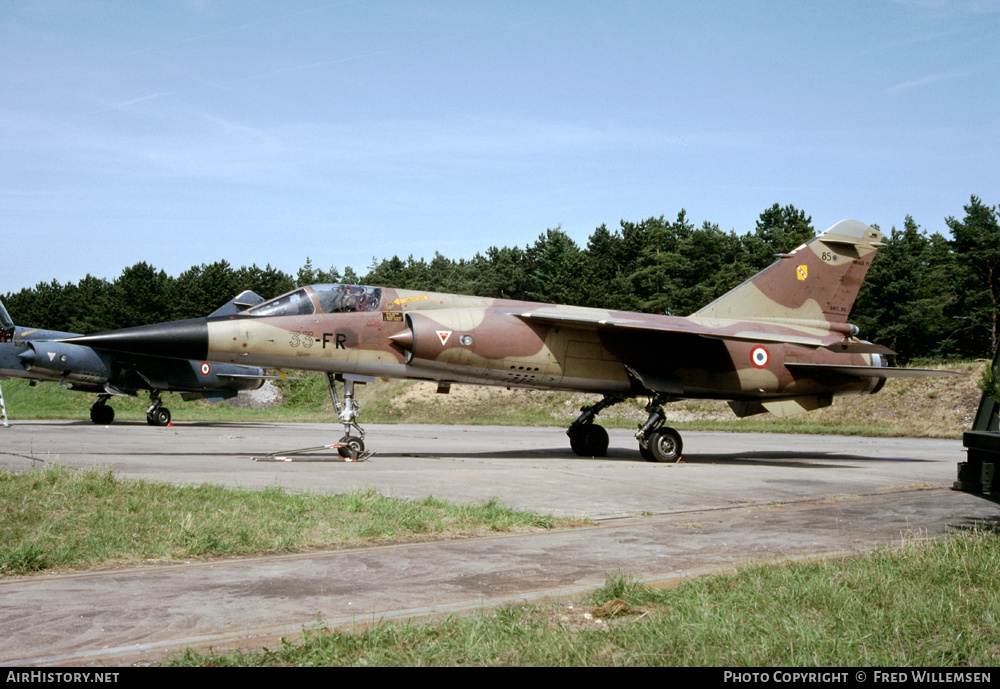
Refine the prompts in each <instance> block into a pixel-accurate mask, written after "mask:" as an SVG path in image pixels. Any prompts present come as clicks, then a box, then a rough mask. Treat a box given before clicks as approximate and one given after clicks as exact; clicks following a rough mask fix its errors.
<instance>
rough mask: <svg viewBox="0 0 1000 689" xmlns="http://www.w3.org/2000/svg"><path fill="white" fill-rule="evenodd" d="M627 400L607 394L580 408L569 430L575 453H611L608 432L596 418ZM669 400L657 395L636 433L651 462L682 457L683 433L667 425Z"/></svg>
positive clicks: (568, 433) (641, 451) (647, 458)
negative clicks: (666, 404) (666, 412)
mask: <svg viewBox="0 0 1000 689" xmlns="http://www.w3.org/2000/svg"><path fill="white" fill-rule="evenodd" d="M624 400H625V398H624V397H618V396H617V395H607V396H605V397H604V399H602V400H601V401H600V402H598V403H597V404H595V405H592V406H588V407H582V408H581V409H580V411H581V412H583V413H582V414H580V416H579V417H578V418H577V420H576V421H574V422H573V423H571V424H570V426H569V428H568V429H567V430H566V435H568V436H569V445H570V447H571V448H573V452H575V453H576V454H578V455H580V456H581V457H604V456H606V455H607V454H608V432H607V431H606V430H604V427H603V426H599V425H597V424H596V423H594V418H595V417H596V416H597V415H598V414H599V413H600V412H601V411H603V410H604V409H606V408H608V407H610V406H612V405H614V404H618V403H619V402H623V401H624ZM666 401H667V397H666V396H665V395H662V394H660V393H656V394H654V395H653V398H652V399H651V400H650V401H649V404H647V405H646V413H647V414H649V417H648V418H647V419H646V423H644V424H643V425H642V426H640V427H639V430H638V431H636V434H635V437H636V439H637V440H638V441H639V454H640V455H642V458H643V459H645V460H646V461H649V462H676V461H678V460H679V459H680V458H681V451H682V449H683V443H682V442H681V436H680V434H679V433H678V432H677V431H675V430H674V429H673V428H669V427H667V426H664V425H663V423H664V421H665V420H666V414H664V412H663V404H664V403H665V402H666Z"/></svg>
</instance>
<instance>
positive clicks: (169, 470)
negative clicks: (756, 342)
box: [0, 421, 1000, 666]
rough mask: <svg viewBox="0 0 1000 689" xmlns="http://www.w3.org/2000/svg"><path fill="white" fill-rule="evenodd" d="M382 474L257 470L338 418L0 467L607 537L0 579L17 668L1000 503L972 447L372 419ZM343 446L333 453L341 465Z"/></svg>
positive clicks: (69, 438) (74, 433) (898, 535)
mask: <svg viewBox="0 0 1000 689" xmlns="http://www.w3.org/2000/svg"><path fill="white" fill-rule="evenodd" d="M366 430H367V431H368V436H367V438H366V442H367V444H368V447H369V449H373V450H376V454H375V455H374V456H373V457H371V458H370V459H368V460H367V461H365V462H360V463H358V462H356V463H345V462H316V461H303V462H293V463H278V462H260V461H254V459H253V458H255V457H256V458H261V457H263V456H264V455H265V454H267V453H269V452H273V451H285V450H289V449H293V448H302V447H312V446H320V445H324V444H326V443H332V442H335V441H336V439H337V438H339V437H340V435H341V429H340V427H339V426H337V425H334V424H257V423H252V424H246V423H243V424H186V423H181V424H178V425H177V426H172V427H167V428H153V427H149V426H147V425H145V424H144V423H143V424H139V423H131V424H130V423H116V424H114V425H112V426H95V425H93V424H91V423H90V422H89V421H86V422H83V421H80V422H66V421H36V422H13V423H12V424H11V426H10V427H9V428H2V427H0V470H27V469H30V468H31V467H38V466H42V465H43V464H44V463H46V462H50V463H56V464H62V465H68V466H112V467H114V468H115V469H116V471H117V473H118V475H119V476H122V477H132V478H145V479H150V480H166V481H172V482H175V483H187V484H194V483H206V482H208V483H217V484H223V485H230V486H243V487H259V488H262V487H267V486H277V485H280V486H284V487H286V488H288V489H292V490H311V491H315V492H337V493H342V492H346V491H349V490H351V489H353V488H368V487H374V488H376V489H378V490H379V491H380V492H382V493H383V494H386V495H392V496H394V497H400V498H423V497H426V496H428V495H434V496H437V497H440V498H445V499H448V500H453V501H457V502H475V501H482V500H487V499H489V498H492V497H497V498H499V499H500V501H501V502H503V503H506V504H510V505H513V506H516V507H521V508H527V509H532V510H535V511H538V512H543V513H550V514H554V515H577V516H589V517H591V518H592V519H594V520H595V524H594V526H592V527H585V528H579V529H571V530H564V531H552V532H544V533H537V534H527V535H501V536H496V537H488V538H475V539H465V540H451V541H439V542H430V543H416V544H404V545H388V546H377V547H367V548H358V549H350V550H338V551H330V552H309V553H302V554H294V555H283V556H272V557H262V558H243V559H237V560H213V561H211V562H187V563H184V562H182V563H178V564H171V565H165V566H156V567H145V568H134V569H126V570H113V571H99V572H88V573H71V574H41V575H36V576H30V577H23V578H17V579H5V580H0V635H2V637H3V638H4V639H6V641H5V643H4V644H3V645H2V648H0V665H15V666H26V665H31V666H36V665H38V666H41V665H82V664H88V663H95V664H105V665H121V664H128V663H134V662H146V661H153V660H157V659H160V658H162V657H163V656H164V655H165V654H167V653H170V652H174V651H177V650H182V649H184V648H185V647H192V648H200V649H205V648H208V647H212V648H215V649H216V650H228V649H232V648H253V647H260V646H262V645H266V644H270V643H275V642H276V641H277V640H278V639H279V638H280V637H282V636H294V635H296V634H298V633H301V631H302V630H303V629H304V628H309V627H311V626H313V625H314V624H316V622H317V620H319V619H322V623H323V625H324V626H328V627H331V628H335V627H342V628H346V629H350V628H352V627H354V626H357V625H365V624H369V623H372V622H378V621H380V620H386V619H422V618H433V617H435V616H440V615H445V614H451V613H463V612H468V611H475V610H477V609H481V608H485V607H490V606H496V605H502V604H505V603H510V602H520V601H533V600H539V599H542V598H546V597H554V598H565V597H569V596H573V595H578V594H581V593H585V592H586V591H589V590H592V589H594V588H597V587H599V586H601V585H602V584H603V583H604V578H605V574H606V573H612V574H614V573H616V572H622V573H625V574H627V575H629V576H632V577H635V578H638V579H642V580H644V581H648V582H654V583H669V582H671V581H676V580H681V579H684V578H688V577H693V576H700V575H704V574H707V573H711V572H715V571H719V570H728V569H732V568H734V567H736V566H739V565H741V564H744V563H747V562H754V561H762V560H780V559H790V558H791V559H796V558H808V557H824V556H837V555H842V554H850V553H858V552H863V551H866V550H869V549H871V548H874V547H880V546H892V545H895V544H898V543H900V542H901V541H903V540H905V539H913V538H933V537H936V536H939V535H941V534H943V533H945V532H947V531H949V530H955V529H966V528H973V527H974V526H976V525H980V524H984V523H985V524H988V525H995V524H996V523H997V522H998V521H1000V507H998V506H996V505H994V504H993V503H990V502H987V501H985V500H982V499H980V498H977V497H975V496H971V495H967V494H964V493H958V492H955V491H952V490H950V486H951V484H952V482H953V481H954V479H955V476H956V465H957V463H958V462H960V461H963V460H964V459H965V451H964V448H963V447H962V444H961V442H960V441H957V440H931V439H910V438H896V439H872V438H856V437H842V436H806V435H775V434H744V433H704V432H686V433H684V442H685V456H684V461H683V462H681V463H678V464H656V463H650V462H645V461H643V460H642V459H641V458H640V457H639V453H638V450H637V448H636V447H635V441H634V439H633V438H632V433H631V432H630V431H628V430H610V431H609V433H610V435H611V450H610V451H609V456H608V457H606V458H600V459H593V458H581V457H577V456H576V455H574V454H573V453H572V452H571V451H570V449H569V442H568V439H567V437H566V435H565V433H564V432H563V431H562V430H560V429H558V428H507V427H484V426H413V425H398V426H369V427H367V429H366ZM326 456H332V453H328V454H327V455H326Z"/></svg>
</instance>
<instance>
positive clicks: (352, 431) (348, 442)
mask: <svg viewBox="0 0 1000 689" xmlns="http://www.w3.org/2000/svg"><path fill="white" fill-rule="evenodd" d="M343 380H344V403H343V404H341V403H340V398H339V397H337V385H336V374H333V373H327V374H326V386H327V388H329V390H330V399H332V400H333V408H334V409H336V410H337V418H338V419H340V421H341V422H342V423H343V424H344V436H343V437H342V438H341V439H340V440H339V441H338V443H337V444H338V445H339V448H338V450H337V451H338V452H339V453H340V456H341V457H344V458H345V459H348V460H352V461H353V460H360V459H362V458H364V459H367V458H368V457H370V456H371V455H372V454H373V453H370V452H369V453H368V454H367V455H366V454H365V430H364V429H363V428H361V426H359V425H358V423H357V418H358V412H359V411H360V410H361V405H359V404H358V403H357V400H355V399H354V384H355V383H361V384H364V383H365V382H367V381H366V380H358V379H357V378H356V377H350V376H344V377H343Z"/></svg>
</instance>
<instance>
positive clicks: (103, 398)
mask: <svg viewBox="0 0 1000 689" xmlns="http://www.w3.org/2000/svg"><path fill="white" fill-rule="evenodd" d="M121 394H123V395H124V394H125V393H121ZM112 397H113V395H112V394H111V393H108V392H102V393H101V394H100V395H98V396H97V401H96V402H94V404H93V405H92V406H91V407H90V420H91V421H93V422H94V423H96V424H97V425H99V426H107V425H108V424H109V423H111V422H112V421H114V420H115V410H114V408H113V407H111V406H110V405H109V404H108V400H109V399H111V398H112ZM149 399H150V402H151V404H150V405H149V408H148V409H147V410H146V423H148V424H149V425H150V426H169V425H170V410H169V409H167V408H166V407H164V406H163V400H161V399H160V391H159V390H150V391H149Z"/></svg>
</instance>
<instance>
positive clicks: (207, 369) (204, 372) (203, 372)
mask: <svg viewBox="0 0 1000 689" xmlns="http://www.w3.org/2000/svg"><path fill="white" fill-rule="evenodd" d="M211 372H212V367H211V366H209V365H208V364H207V363H204V364H202V365H201V375H203V376H207V375H208V374H209V373H211Z"/></svg>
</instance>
